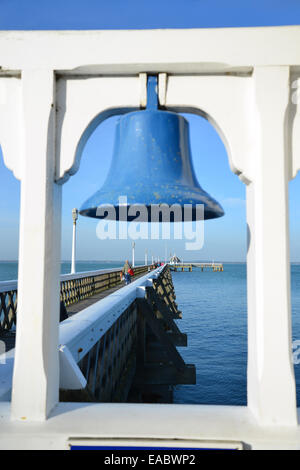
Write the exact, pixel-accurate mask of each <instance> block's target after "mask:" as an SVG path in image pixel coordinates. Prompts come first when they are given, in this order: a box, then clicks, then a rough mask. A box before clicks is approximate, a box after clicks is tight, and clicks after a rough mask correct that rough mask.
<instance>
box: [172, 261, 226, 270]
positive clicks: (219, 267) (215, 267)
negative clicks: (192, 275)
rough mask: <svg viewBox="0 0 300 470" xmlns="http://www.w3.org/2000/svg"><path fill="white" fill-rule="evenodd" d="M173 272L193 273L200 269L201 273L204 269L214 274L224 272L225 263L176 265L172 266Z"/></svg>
mask: <svg viewBox="0 0 300 470" xmlns="http://www.w3.org/2000/svg"><path fill="white" fill-rule="evenodd" d="M169 266H170V269H171V271H182V272H183V271H185V270H188V271H190V272H191V271H193V268H200V269H201V271H204V269H207V268H208V269H212V271H213V272H222V271H224V267H223V263H174V264H170V265H169Z"/></svg>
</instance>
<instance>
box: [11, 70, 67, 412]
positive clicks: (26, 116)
mask: <svg viewBox="0 0 300 470" xmlns="http://www.w3.org/2000/svg"><path fill="white" fill-rule="evenodd" d="M54 87H55V81H54V73H53V71H52V70H24V71H22V119H23V122H22V126H23V136H24V142H23V153H22V161H23V166H22V174H21V214H20V241H19V281H18V326H17V334H16V352H15V363H14V376H13V390H12V403H11V415H12V418H13V419H18V420H26V421H43V420H45V419H46V417H47V415H48V414H49V412H50V411H51V409H52V408H53V407H54V406H55V405H56V403H57V402H58V391H59V366H58V323H59V293H60V287H59V274H60V238H61V186H59V185H57V184H55V182H54V181H55V132H54V129H55V103H54V96H55V90H54Z"/></svg>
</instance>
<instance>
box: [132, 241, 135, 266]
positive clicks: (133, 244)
mask: <svg viewBox="0 0 300 470" xmlns="http://www.w3.org/2000/svg"><path fill="white" fill-rule="evenodd" d="M134 248H135V242H132V267H133V268H134Z"/></svg>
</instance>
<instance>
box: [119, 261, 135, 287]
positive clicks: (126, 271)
mask: <svg viewBox="0 0 300 470" xmlns="http://www.w3.org/2000/svg"><path fill="white" fill-rule="evenodd" d="M130 271H132V268H131V264H129V262H128V259H127V260H126V261H125V264H124V266H123V268H122V271H121V279H122V276H124V278H125V285H126V286H127V285H128V284H130V283H131V274H130ZM132 273H133V271H132Z"/></svg>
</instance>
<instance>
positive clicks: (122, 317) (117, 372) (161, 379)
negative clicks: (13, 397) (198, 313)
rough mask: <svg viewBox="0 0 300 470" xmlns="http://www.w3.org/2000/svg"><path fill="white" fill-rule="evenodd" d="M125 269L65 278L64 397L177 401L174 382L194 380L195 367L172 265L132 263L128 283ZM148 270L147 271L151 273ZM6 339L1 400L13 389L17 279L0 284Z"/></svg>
mask: <svg viewBox="0 0 300 470" xmlns="http://www.w3.org/2000/svg"><path fill="white" fill-rule="evenodd" d="M120 272H121V271H120V269H111V270H100V271H95V272H90V273H78V274H67V275H62V276H61V282H60V299H61V301H62V302H63V303H64V305H65V306H66V311H67V314H68V318H67V319H66V320H64V321H62V322H61V323H60V332H59V334H60V335H59V358H60V401H62V402H63V401H67V402H72V401H76V402H80V401H88V402H134V403H145V402H149V403H153V402H158V403H171V402H172V398H173V388H172V387H173V386H175V385H177V384H194V383H195V380H196V379H195V367H194V365H192V364H185V362H184V360H183V359H182V357H181V355H180V354H179V353H178V351H177V349H176V346H187V336H186V335H185V334H184V333H182V332H181V331H180V330H179V328H178V326H177V325H176V323H175V321H174V320H175V319H180V318H181V317H182V315H181V312H180V311H179V310H178V307H177V304H176V302H175V292H174V287H173V283H172V278H171V275H170V270H169V267H168V265H165V266H161V267H159V268H156V269H154V266H137V267H135V268H134V272H135V279H136V280H134V281H133V282H132V283H131V284H129V285H128V286H125V287H123V283H122V282H121V281H120ZM145 273H146V274H145ZM0 298H1V310H0V313H1V315H0V318H1V324H0V329H1V330H0V340H2V341H4V342H5V345H6V351H9V358H10V360H9V361H8V362H7V364H6V365H5V374H4V375H2V379H3V380H2V384H1V385H0V399H1V398H2V399H3V398H4V397H8V396H9V395H10V391H11V383H12V367H13V359H14V337H15V326H16V323H17V283H16V281H11V282H3V283H0Z"/></svg>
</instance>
